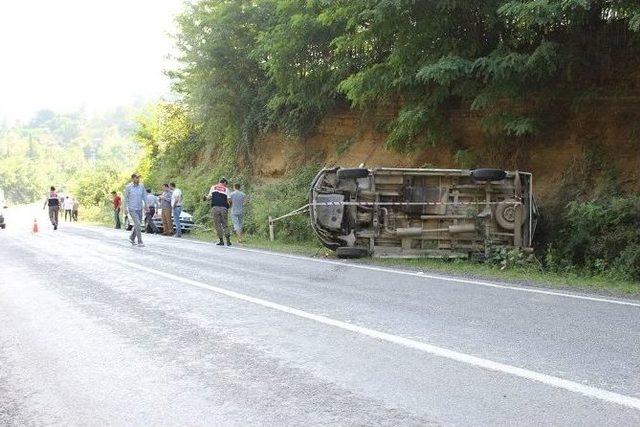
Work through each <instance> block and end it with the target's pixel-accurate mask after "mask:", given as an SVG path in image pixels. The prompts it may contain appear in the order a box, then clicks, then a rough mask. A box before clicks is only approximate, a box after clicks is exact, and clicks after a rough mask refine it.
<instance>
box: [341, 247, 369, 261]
mask: <svg viewBox="0 0 640 427" xmlns="http://www.w3.org/2000/svg"><path fill="white" fill-rule="evenodd" d="M336 255H337V256H338V258H345V259H347V258H363V257H367V256H369V250H368V249H366V248H362V247H358V246H341V247H339V248H337V249H336Z"/></svg>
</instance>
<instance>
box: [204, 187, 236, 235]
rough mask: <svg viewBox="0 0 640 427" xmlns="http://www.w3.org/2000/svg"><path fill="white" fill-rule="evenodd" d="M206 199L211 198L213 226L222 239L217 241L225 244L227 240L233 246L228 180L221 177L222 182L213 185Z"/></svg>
mask: <svg viewBox="0 0 640 427" xmlns="http://www.w3.org/2000/svg"><path fill="white" fill-rule="evenodd" d="M204 199H205V200H211V210H212V214H213V226H214V227H215V229H216V234H217V235H218V239H220V241H219V242H218V243H216V244H217V245H218V246H224V240H223V239H226V240H227V246H231V236H230V235H229V226H228V212H229V190H228V189H227V180H226V179H225V178H220V182H218V183H217V184H216V185H213V186H211V189H210V190H209V195H208V196H205V197H204Z"/></svg>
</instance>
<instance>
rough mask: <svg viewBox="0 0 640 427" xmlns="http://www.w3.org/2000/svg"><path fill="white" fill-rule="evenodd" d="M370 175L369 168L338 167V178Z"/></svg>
mask: <svg viewBox="0 0 640 427" xmlns="http://www.w3.org/2000/svg"><path fill="white" fill-rule="evenodd" d="M368 176H369V169H365V168H353V169H338V179H344V178H356V179H357V178H366V177H368Z"/></svg>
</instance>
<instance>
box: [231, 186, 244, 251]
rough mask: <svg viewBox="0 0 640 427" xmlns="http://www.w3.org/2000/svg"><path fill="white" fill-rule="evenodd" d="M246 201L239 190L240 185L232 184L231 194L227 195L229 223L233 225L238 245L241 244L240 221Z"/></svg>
mask: <svg viewBox="0 0 640 427" xmlns="http://www.w3.org/2000/svg"><path fill="white" fill-rule="evenodd" d="M246 200H247V195H246V194H245V193H243V192H242V191H241V190H240V184H239V183H235V184H233V192H232V193H231V194H229V202H230V204H231V223H232V224H233V231H235V232H236V236H238V243H242V219H243V217H244V204H245V201H246Z"/></svg>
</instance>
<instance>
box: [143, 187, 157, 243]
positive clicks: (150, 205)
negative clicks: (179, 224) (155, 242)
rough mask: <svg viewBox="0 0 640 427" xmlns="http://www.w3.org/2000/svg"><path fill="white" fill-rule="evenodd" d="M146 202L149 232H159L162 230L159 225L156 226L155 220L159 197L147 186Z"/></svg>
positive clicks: (146, 219) (147, 228) (145, 218)
mask: <svg viewBox="0 0 640 427" xmlns="http://www.w3.org/2000/svg"><path fill="white" fill-rule="evenodd" d="M145 197H146V200H145V201H146V203H147V210H146V212H145V214H146V215H145V217H144V222H145V224H146V230H147V233H151V234H157V233H159V232H160V230H158V227H156V224H155V222H153V217H154V216H155V214H156V209H157V208H158V198H157V197H156V196H155V195H154V194H152V193H151V189H150V188H147V195H146V196H145Z"/></svg>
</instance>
